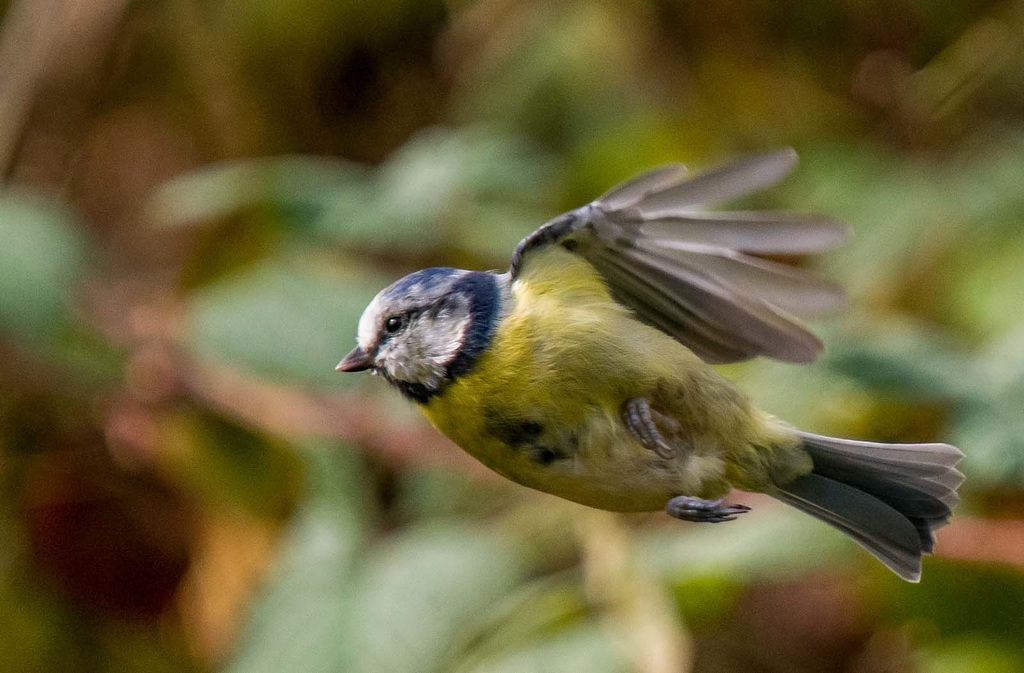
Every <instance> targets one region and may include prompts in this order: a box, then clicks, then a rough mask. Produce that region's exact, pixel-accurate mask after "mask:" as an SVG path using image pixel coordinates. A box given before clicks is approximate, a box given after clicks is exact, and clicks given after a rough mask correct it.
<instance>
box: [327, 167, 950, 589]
mask: <svg viewBox="0 0 1024 673" xmlns="http://www.w3.org/2000/svg"><path fill="white" fill-rule="evenodd" d="M795 163H796V155H795V153H794V152H793V151H792V150H782V151H776V152H769V153H764V154H760V155H754V156H748V157H745V158H742V159H740V160H738V161H736V162H734V163H732V164H730V165H727V166H724V167H721V168H718V169H715V170H711V171H708V172H704V173H701V174H698V175H696V176H695V177H692V178H689V179H687V176H686V171H685V169H684V168H683V167H682V166H680V165H669V166H665V167H662V168H658V169H656V170H653V171H650V172H648V173H644V174H642V175H640V176H638V177H636V178H634V179H632V180H630V181H628V182H626V183H623V184H621V185H618V186H617V187H615V188H613V189H611V190H610V191H608V192H607V193H605V194H604V195H603V196H601V197H599V198H598V199H596V200H595V201H593V202H591V203H590V204H588V205H585V206H583V207H582V208H578V209H577V210H574V211H572V212H569V213H566V214H564V215H562V216H560V217H557V218H555V219H554V220H551V221H550V222H548V223H547V224H545V225H544V226H542V227H541V228H539V229H537V230H536V231H534V232H533V233H532V234H530V235H529V236H527V237H526V238H525V239H523V240H522V241H521V242H520V243H519V245H518V247H517V248H516V250H515V252H514V253H513V256H512V263H511V267H510V269H509V270H508V272H506V273H501V274H498V273H493V272H481V271H467V270H463V269H453V268H430V269H424V270H422V271H417V272H415V273H412V274H410V275H408V276H406V277H404V278H402V279H401V280H399V281H397V282H396V283H394V284H393V285H391V286H390V287H388V288H386V289H384V290H382V291H381V292H380V294H378V295H377V296H376V298H374V299H373V301H372V302H371V303H370V304H369V306H367V308H366V310H365V312H364V313H363V315H362V317H361V319H360V321H359V328H358V334H357V343H358V345H357V346H356V348H355V349H353V350H352V352H350V353H349V354H348V355H347V356H346V357H345V358H344V359H343V360H342V361H341V363H340V364H339V365H338V367H337V369H338V370H339V371H346V372H353V371H361V370H373V371H374V372H376V373H377V374H380V375H381V376H382V377H383V378H384V379H386V380H387V381H388V382H389V383H391V384H392V385H393V386H395V387H396V388H397V389H398V390H399V391H401V393H402V394H403V395H404V396H405V397H407V398H408V399H410V400H411V401H412V402H413V403H415V404H416V406H418V407H419V408H420V409H421V410H422V411H423V413H424V414H426V416H427V418H429V419H430V421H431V422H432V423H433V424H434V425H435V426H436V427H437V428H438V429H439V430H440V431H441V432H443V433H445V434H446V435H448V436H449V437H450V438H451V439H452V440H454V441H455V442H456V443H457V444H459V445H460V446H461V447H463V448H464V449H465V450H466V451H467V452H469V453H470V454H471V455H472V456H474V457H475V458H477V459H478V460H479V461H480V462H482V463H484V464H485V465H486V466H488V467H489V468H491V469H492V470H494V471H495V472H497V473H499V474H501V475H503V476H505V477H507V478H509V479H511V480H513V481H515V482H517V483H519V484H522V485H524V486H528V487H530V488H535V489H538V490H540V491H545V492H547V493H552V494H555V495H557V496H561V497H562V498H566V499H568V500H573V501H575V502H578V503H582V504H584V505H589V506H591V507H597V508H601V509H606V510H613V511H620V512H642V511H653V510H657V509H661V508H665V510H666V511H667V513H668V514H669V515H671V516H673V517H676V518H678V519H682V520H685V521H694V522H723V521H732V520H734V519H735V518H736V517H738V516H739V515H741V514H743V513H745V512H747V511H748V510H749V508H748V507H745V506H742V505H738V504H731V503H729V502H726V501H725V500H724V499H723V498H724V496H725V495H726V494H727V493H728V492H729V490H730V489H733V488H736V489H741V490H745V491H755V492H760V493H766V494H768V495H770V496H772V497H774V498H776V499H778V500H781V501H782V502H784V503H787V504H789V505H792V506H794V507H796V508H797V509H799V510H802V511H804V512H806V513H807V514H810V515H811V516H813V517H816V518H818V519H820V520H822V521H824V522H825V523H828V524H830V525H832V526H834V527H835V528H838V529H839V530H841V531H842V532H843V533H846V534H847V535H849V536H850V537H851V538H853V539H854V540H855V541H857V542H858V543H859V544H860V545H862V546H863V547H864V548H865V549H867V551H869V552H871V553H872V554H873V555H874V556H876V557H877V558H878V559H879V560H881V561H882V562H883V563H884V564H885V565H886V566H888V567H889V568H891V569H892V570H893V571H895V572H896V573H897V574H898V575H899V576H900V577H902V578H903V579H905V580H909V581H912V582H916V581H918V580H919V578H920V575H921V556H922V554H923V553H929V552H931V551H932V548H933V545H934V531H935V530H936V529H937V528H939V527H940V526H942V525H944V524H945V523H947V522H948V520H949V517H950V512H951V509H952V508H953V506H954V505H955V504H956V502H957V493H956V489H957V488H958V487H959V485H960V483H961V482H962V481H963V475H962V474H961V473H960V472H958V471H957V470H956V468H955V466H956V464H957V462H958V461H959V459H960V458H961V457H962V454H961V453H960V451H958V450H957V449H956V448H954V447H952V446H949V445H947V444H912V445H899V444H879V443H874V442H863V441H853V440H847V439H837V438H833V437H824V436H820V435H814V434H810V433H807V432H801V431H799V430H797V429H796V428H794V427H792V426H791V425H789V424H787V423H785V422H783V421H781V420H779V419H777V418H775V417H773V416H771V415H769V414H767V413H765V412H763V411H761V410H759V409H757V408H756V407H755V406H754V405H753V404H752V403H751V401H750V400H749V399H748V398H747V396H746V395H744V394H743V393H742V392H741V391H740V390H739V389H737V388H736V387H735V385H734V384H733V383H732V382H730V381H729V380H727V379H726V378H724V377H723V376H722V375H721V374H720V373H719V372H718V371H716V370H715V369H714V368H712V367H711V366H710V365H712V364H718V363H728V362H737V361H741V360H747V359H750V358H753V357H755V356H762V355H763V356H767V357H771V358H775V359H778V360H783V361H786V362H810V361H812V360H813V359H814V358H815V357H816V356H817V355H818V353H819V352H820V351H821V350H822V344H821V342H820V341H819V340H818V338H817V337H816V336H815V335H814V334H813V333H812V332H811V331H810V330H809V329H808V328H807V327H806V326H804V325H803V324H802V323H801V322H800V321H799V320H798V319H797V318H795V317H794V316H793V314H794V313H798V312H807V311H821V310H827V309H830V308H834V307H836V306H837V305H839V304H840V303H841V302H842V293H841V291H840V290H839V289H838V288H837V287H836V286H834V285H833V284H831V283H829V282H828V281H826V280H824V279H822V278H820V277H818V276H816V275H814V274H812V273H811V272H808V271H805V270H801V269H797V268H794V267H791V266H787V265H784V264H781V263H778V262H775V261H770V260H768V259H765V258H764V257H758V256H754V255H795V254H806V253H813V252H818V251H821V250H824V249H827V248H829V247H831V246H833V245H835V244H838V243H840V242H842V241H843V240H844V238H845V235H846V232H845V228H844V227H842V226H841V225H838V224H836V223H834V222H831V221H828V220H826V219H823V218H819V217H814V216H807V215H796V214H791V213H779V212H708V211H703V210H700V209H699V208H698V206H701V205H703V204H708V203H716V202H720V201H725V200H727V199H731V198H734V197H737V196H742V195H744V194H748V193H751V192H754V191H756V190H759V189H763V188H766V187H768V186H770V185H772V184H774V183H775V182H776V181H778V180H779V179H781V178H782V177H784V176H785V175H786V174H787V173H788V172H789V171H790V170H791V169H792V168H793V166H794V165H795Z"/></svg>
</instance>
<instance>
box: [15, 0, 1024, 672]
mask: <svg viewBox="0 0 1024 673" xmlns="http://www.w3.org/2000/svg"><path fill="white" fill-rule="evenodd" d="M86 5H88V8H86ZM0 7H3V10H4V13H3V15H2V16H3V22H2V23H0V29H2V32H0V54H3V55H5V59H6V60H5V63H7V64H8V65H9V66H10V67H7V69H6V70H4V71H0V167H2V168H3V169H4V175H5V180H6V182H7V183H8V187H6V188H5V190H4V191H3V192H2V193H0V241H2V243H0V355H2V356H3V360H4V366H3V367H0V535H3V539H4V544H3V545H0V669H2V670H4V671H15V672H20V671H25V672H26V673H27V672H29V671H43V670H45V671H84V672H88V673H92V672H93V671H97V672H99V671H119V672H120V671H140V672H142V671H159V672H162V671H168V672H170V671H197V672H199V671H210V670H224V671H229V672H230V673H257V672H264V671H266V672H269V671H296V672H298V671H302V672H306V671H322V672H324V673H335V672H342V671H344V672H346V673H347V672H348V671H356V672H370V671H373V672H376V671H397V672H406V673H413V672H416V673H419V672H423V673H429V672H438V673H440V672H442V671H443V672H446V673H447V672H449V671H451V672H455V673H483V672H485V671H486V672H489V673H493V672H500V673H505V672H507V673H529V672H532V671H536V672H537V673H561V672H566V673H568V672H575V671H588V672H591V673H603V672H605V671H607V672H609V673H610V672H622V673H627V672H634V671H636V672H638V673H669V672H673V671H697V672H705V673H725V672H728V671H744V672H758V671H765V672H767V671H773V672H776V671H778V672H783V671H785V672H794V673H796V672H799V673H813V672H822V673H824V672H834V671H843V672H849V673H872V672H878V673H881V672H884V671H901V672H902V671H921V672H923V673H947V672H951V671H969V672H977V673H1003V672H1011V671H1021V670H1024V618H1022V615H1024V612H1022V610H1021V607H1020V606H1021V605H1022V604H1024V570H1022V569H1024V551H1022V550H1024V415H1022V414H1021V410H1022V409H1024V356H1022V353H1024V313H1022V312H1021V310H1020V307H1021V305H1022V304H1024V235H1022V227H1024V161H1021V156H1022V153H1024V79H1022V75H1021V73H1022V72H1024V37H1022V36H1024V6H1022V5H1021V3H1020V2H1015V1H1009V2H989V1H981V0H958V1H957V2H946V3H930V4H929V3H920V2H908V1H905V0H901V1H897V2H881V1H880V0H869V1H867V2H864V1H861V2H838V3H815V2H809V1H808V0H783V1H780V2H771V3H769V2H749V3H735V2H717V1H712V2H702V3H687V2H682V1H677V0H631V1H630V2H625V3H621V2H610V1H607V2H606V1H597V2H587V3H564V2H558V1H557V0H521V1H513V0H445V1H442V0H417V1H415V2H414V1H412V0H387V1H386V2H376V3H365V2H360V1H357V0H331V1H326V0H302V1H301V2H300V1H292V2H269V1H267V0H215V1H212V2H197V1H196V0H162V1H161V2H147V1H144V0H139V1H138V2H128V1H117V0H103V1H101V2H94V3H76V2H74V1H73V0H45V2H43V0H38V2H36V3H35V4H33V2H32V1H31V0H21V1H20V2H15V1H12V2H7V3H0ZM67 16H70V17H71V18H72V19H73V20H71V19H69V20H58V18H57V17H67ZM71 27H73V29H74V31H75V33H74V39H73V40H72V39H71V38H70V33H69V32H68V31H70V30H71V29H72V28H71ZM12 54H13V55H15V56H16V57H14V58H10V55H12ZM779 144H789V145H793V146H795V147H796V148H797V150H798V151H799V152H800V155H801V161H802V163H801V167H800V168H799V169H798V171H797V172H796V173H795V175H794V176H793V177H792V178H791V179H790V180H788V181H787V182H786V183H784V184H783V185H782V186H781V187H780V188H778V189H776V190H773V191H772V192H771V193H769V194H765V195H759V196H758V197H756V198H753V199H751V200H750V201H751V205H753V206H756V207H766V208H789V209H794V210H813V211H817V212H821V213H824V214H827V215H830V216H833V217H835V218H837V219H841V220H843V221H846V222H848V223H849V224H850V225H851V227H852V229H853V231H854V234H855V235H854V238H853V240H852V241H851V243H850V244H849V245H847V246H846V247H845V248H843V249H841V250H839V251H837V252H835V253H833V254H831V255H830V256H829V257H828V258H826V259H825V260H821V261H820V262H817V263H818V264H819V266H820V269H821V270H822V271H823V272H825V273H826V274H828V275H830V276H832V277H834V278H836V279H838V280H840V281H841V282H842V283H843V284H844V285H845V286H847V287H848V288H849V291H850V310H849V311H848V312H847V313H846V314H844V315H842V316H837V317H834V318H830V319H826V320H821V321H820V322H818V323H817V324H816V325H815V327H816V328H817V329H819V330H820V331H821V332H822V334H823V335H824V337H825V340H826V343H827V344H828V348H829V351H828V353H827V355H826V356H825V357H823V358H822V359H821V360H820V361H819V362H817V363H815V364H814V365H812V366H808V367H794V366H789V365H783V364H779V363H771V362H760V361H759V362H752V363H747V364H743V365H739V366H732V367H728V368H725V371H726V373H727V374H728V375H729V376H731V377H734V378H736V379H737V380H738V381H739V383H740V384H741V385H742V387H743V388H744V389H745V390H747V391H749V392H750V394H751V395H752V396H753V397H755V398H756V400H757V401H758V402H759V403H760V404H762V405H763V406H764V407H765V408H767V409H768V410H769V411H771V412H772V413H776V414H777V415H779V416H780V417H782V418H784V419H786V420H788V421H790V422H792V423H794V424H797V425H799V426H801V427H804V428H806V429H807V430H811V431H819V432H826V433H829V434H836V435H846V436H854V437H863V438H868V439H879V440H893V441H896V440H903V441H915V440H934V439H942V440H945V441H951V442H953V443H955V444H957V445H958V446H960V447H962V448H963V450H964V452H965V453H966V458H965V460H964V463H963V468H964V471H965V472H966V473H967V475H968V481H967V482H966V484H965V487H964V492H965V501H964V503H963V504H962V505H961V506H960V509H959V510H958V514H957V516H956V517H955V518H954V520H953V522H952V524H951V525H950V526H949V528H947V529H945V530H943V531H942V533H940V535H939V544H938V555H937V557H936V558H934V559H930V560H928V561H926V563H925V571H924V580H923V582H922V583H921V584H920V585H906V584H903V583H901V582H900V581H899V580H897V579H896V578H894V577H892V576H891V575H889V574H888V573H887V572H886V571H885V570H884V569H883V568H881V566H879V565H878V564H876V563H874V562H873V561H872V560H871V559H870V558H867V556H866V555H865V554H864V553H862V552H861V551H860V550H858V549H857V548H856V547H855V546H854V545H852V544H851V543H849V542H848V541H846V540H845V539H844V538H842V536H841V535H839V534H838V533H835V532H834V531H832V530H830V529H826V528H824V527H823V526H821V525H819V524H817V523H815V522H814V521H811V520H809V519H808V518H806V517H802V516H801V515H799V514H797V513H794V512H790V511H786V510H784V509H782V508H781V507H777V506H776V505H775V504H773V503H772V502H769V501H767V500H762V499H755V500H752V501H751V502H752V503H753V505H754V508H755V510H756V512H755V514H754V515H751V517H750V518H748V519H746V520H743V521H739V522H737V523H735V524H730V525H728V526H723V527H714V528H700V527H695V526H685V525H680V524H678V523H677V522H671V521H666V520H665V518H664V517H662V516H660V515H650V516H618V515H609V514H605V513H599V512H594V511H591V510H586V509H584V508H581V507H577V506H575V505H572V504H569V503H564V502H561V501H558V500H556V499H553V498H550V497H548V496H545V495H541V494H537V493H532V492H528V491H526V490H525V489H522V488H519V487H517V486H514V485H512V484H510V483H506V482H504V481H502V480H500V479H498V478H496V477H493V476H491V475H489V474H487V473H486V472H485V471H484V470H482V469H481V468H479V466H475V465H474V464H473V463H472V462H471V461H470V460H469V459H467V458H465V457H464V456H463V455H462V454H461V453H459V451H458V449H457V448H455V447H453V446H451V445H450V444H449V443H447V442H446V441H445V440H443V439H442V438H440V437H439V436H438V435H437V434H436V433H435V432H434V431H432V430H431V429H430V428H429V427H427V425H426V423H425V421H424V420H423V419H420V418H419V417H418V416H417V415H416V414H415V413H413V412H412V411H411V410H410V409H409V408H408V406H407V405H406V404H405V403H404V402H403V401H402V400H400V399H397V397H396V396H395V395H394V394H393V393H392V392H391V391H389V390H387V389H386V388H385V386H384V385H383V384H382V383H381V382H380V381H377V380H373V379H370V377H341V376H338V375H336V374H335V373H334V371H333V365H334V364H335V363H336V362H337V360H338V359H339V358H340V357H341V356H342V355H343V354H344V353H345V352H346V351H347V350H348V348H349V346H350V345H351V343H352V341H353V338H354V332H355V325H356V322H357V320H358V317H359V314H360V313H361V311H362V308H363V307H364V306H365V304H366V302H367V301H368V300H369V298H370V297H372V296H373V294H374V293H375V292H376V291H377V290H378V289H379V288H380V287H382V286H383V285H385V284H386V283H388V282H389V281H390V280H391V279H393V278H395V277H397V276H399V275H401V274H403V273H406V272H409V271H411V270H414V269H417V268H421V267H423V266H427V265H453V266H466V267H470V268H482V269H483V268H501V267H503V266H504V265H505V264H507V262H508V257H509V255H510V253H511V250H512V248H513V247H514V245H515V243H516V242H517V241H518V240H519V238H520V237H521V236H523V235H525V234H526V233H528V232H529V231H531V230H532V229H533V228H534V227H536V226H538V225H539V224H541V223H542V222H544V221H545V220H546V219H547V218H549V217H552V216H554V215H557V214H558V213H560V212H562V211H563V210H566V209H569V208H572V207H575V206H578V205H580V204H582V203H585V202H587V201H589V200H590V199H592V198H593V197H595V196H596V195H597V194H600V193H601V192H603V191H604V190H605V189H607V188H608V186H610V185H611V184H613V183H614V182H616V181H617V180H620V179H623V178H626V177H628V176H630V175H631V174H633V173H635V172H636V171H639V170H642V169H644V168H648V167H650V166H652V165H654V164H657V163H659V162H664V161H680V160H681V161H685V162H687V163H689V164H692V165H693V166H695V167H699V166H703V165H707V164H712V163H715V162H717V161H720V160H722V159H724V158H725V157H727V156H729V155H732V154H736V153H739V152H741V151H744V150H752V149H763V148H765V147H769V146H774V145H779ZM785 261H788V262H791V263H794V264H812V263H815V262H814V261H811V260H803V259H792V260H785Z"/></svg>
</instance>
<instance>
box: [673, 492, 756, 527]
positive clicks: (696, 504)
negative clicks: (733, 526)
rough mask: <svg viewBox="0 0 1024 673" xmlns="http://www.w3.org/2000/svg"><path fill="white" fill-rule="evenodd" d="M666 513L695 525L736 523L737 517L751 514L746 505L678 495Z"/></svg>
mask: <svg viewBox="0 0 1024 673" xmlns="http://www.w3.org/2000/svg"><path fill="white" fill-rule="evenodd" d="M665 511H666V512H667V513H668V515H669V516H671V517H673V518H675V519H679V520H681V521H693V522H694V523H721V522H723V521H735V520H736V517H737V516H739V515H740V514H743V513H744V512H749V511H750V508H749V507H747V506H746V505H736V504H732V503H728V502H725V501H724V500H722V499H721V498H719V499H718V500H702V499H701V498H693V497H690V496H688V495H678V496H676V497H674V498H672V499H671V500H669V501H668V504H667V505H665Z"/></svg>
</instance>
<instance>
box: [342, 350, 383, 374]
mask: <svg viewBox="0 0 1024 673" xmlns="http://www.w3.org/2000/svg"><path fill="white" fill-rule="evenodd" d="M370 367H373V358H372V357H370V356H369V355H367V354H366V352H365V351H363V349H362V348H360V347H359V346H356V347H355V348H353V349H352V350H351V351H349V354H348V355H346V356H345V357H344V358H343V359H342V361H341V362H339V363H338V366H337V367H335V368H334V369H335V370H337V371H339V372H362V371H366V370H367V369H369V368H370Z"/></svg>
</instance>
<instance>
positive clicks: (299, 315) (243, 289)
mask: <svg viewBox="0 0 1024 673" xmlns="http://www.w3.org/2000/svg"><path fill="white" fill-rule="evenodd" d="M385 284H386V283H385V282H384V281H382V280H374V279H373V278H372V277H371V276H369V275H362V274H359V273H358V272H357V271H355V270H349V271H346V272H345V273H337V272H332V271H327V270H322V269H319V268H316V267H314V266H312V265H311V264H308V263H300V262H298V261H295V260H293V261H289V262H268V263H265V264H263V265H261V266H259V267H257V268H255V269H252V270H251V271H248V272H246V273H243V274H239V275H237V276H232V277H230V278H227V279H225V280H222V281H220V282H218V283H215V284H212V285H209V286H206V287H204V288H203V289H201V290H200V291H198V292H196V293H195V294H194V295H193V297H192V299H191V301H190V302H189V306H188V313H187V326H188V332H187V338H188V343H189V344H190V345H191V346H192V347H193V348H194V349H195V350H196V352H197V353H198V354H199V355H200V356H202V357H207V358H212V359H214V360H217V361H223V362H226V363H229V364H231V365H234V366H239V367H243V368H246V369H249V370H251V371H254V372H256V373H259V374H261V375H263V376H266V377H268V378H270V379H273V380H276V381H281V382H293V383H302V384H304V385H315V386H319V387H321V388H330V389H338V388H342V387H344V386H347V385H351V384H353V382H354V381H353V379H354V378H356V377H346V376H339V375H338V374H337V372H335V371H334V365H336V364H337V362H338V360H340V359H341V357H342V356H343V355H344V354H345V353H346V352H347V351H348V350H349V348H350V347H351V345H352V344H353V343H354V340H355V334H356V326H357V324H358V322H359V316H360V315H361V314H362V312H363V309H364V308H365V307H366V305H367V304H368V303H369V302H370V300H371V299H372V298H373V296H374V295H375V294H376V293H377V292H378V291H379V290H380V288H381V287H383V286H384V285H385Z"/></svg>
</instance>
